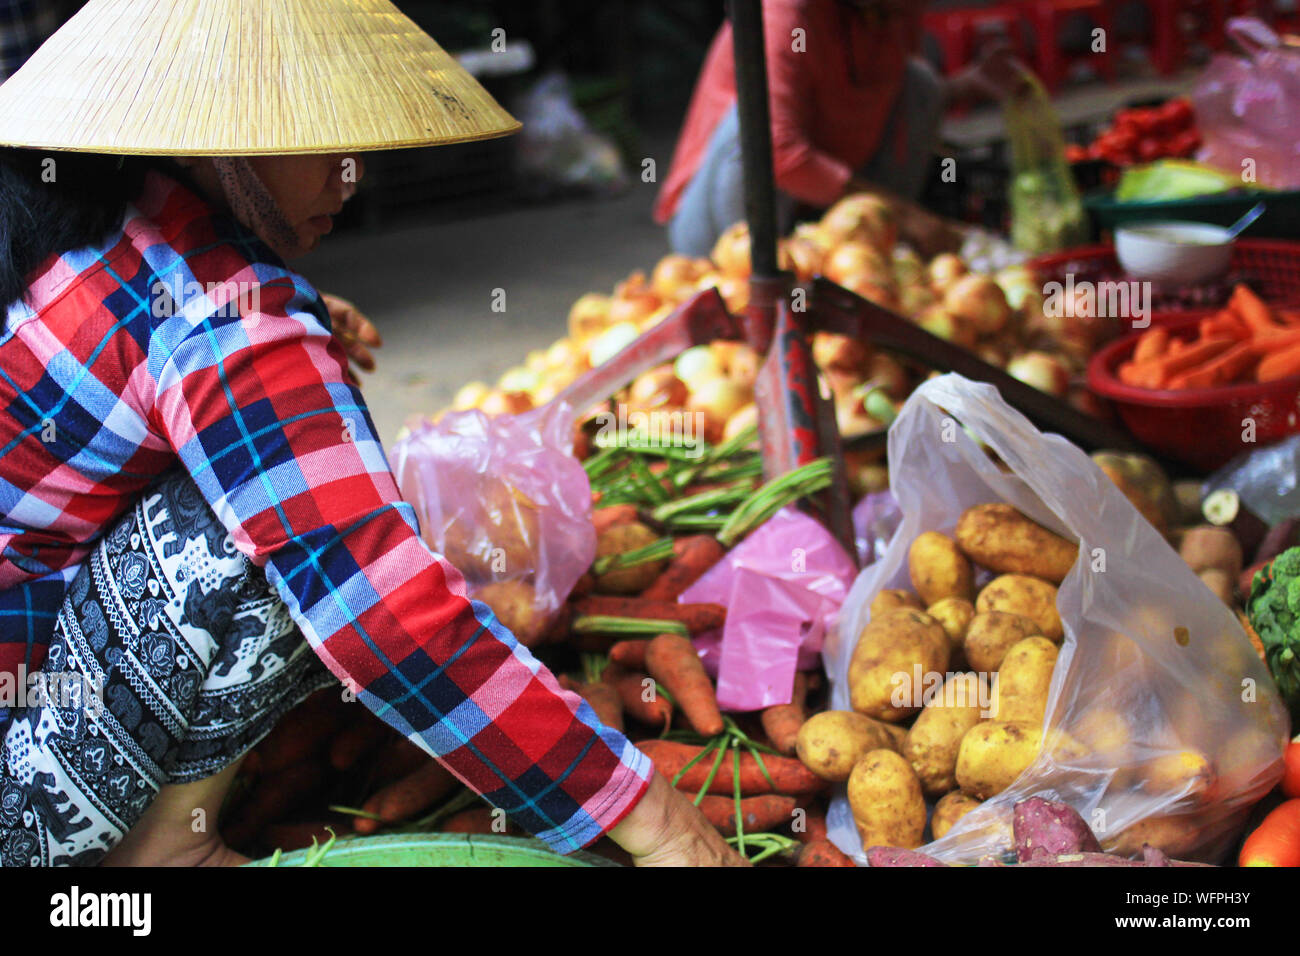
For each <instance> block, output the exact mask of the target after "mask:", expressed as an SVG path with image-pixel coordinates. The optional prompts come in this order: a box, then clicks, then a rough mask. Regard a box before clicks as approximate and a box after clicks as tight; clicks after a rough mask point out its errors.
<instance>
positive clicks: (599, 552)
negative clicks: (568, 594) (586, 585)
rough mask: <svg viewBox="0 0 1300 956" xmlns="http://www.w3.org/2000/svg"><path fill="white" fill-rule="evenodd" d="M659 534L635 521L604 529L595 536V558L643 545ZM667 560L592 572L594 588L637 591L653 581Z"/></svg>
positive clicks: (618, 592)
mask: <svg viewBox="0 0 1300 956" xmlns="http://www.w3.org/2000/svg"><path fill="white" fill-rule="evenodd" d="M658 540H659V536H658V535H657V534H655V533H654V532H653V531H651V530H650V529H649V528H648V527H646V526H645V525H643V524H641V523H640V522H639V521H634V522H632V523H631V524H622V525H615V526H614V527H612V528H606V529H605V530H604V531H602V532H601V533H600V535H599V536H598V537H597V538H596V557H597V559H600V558H604V557H608V556H611V555H618V554H624V553H626V552H628V551H635V550H636V549H637V548H644V547H645V546H646V545H648V544H653V543H654V542H656V541H658ZM667 565H668V561H667V559H664V560H662V561H645V562H642V563H640V564H634V565H631V566H630V567H626V568H619V567H614V568H610V569H609V570H607V571H606V572H605V573H604V574H598V575H596V590H597V591H601V592H603V593H606V594H637V593H639V592H641V591H644V590H645V589H646V588H648V587H649V586H650V585H651V584H653V583H654V580H655V578H657V577H659V574H660V573H661V572H662V571H663V569H664V568H665V567H667Z"/></svg>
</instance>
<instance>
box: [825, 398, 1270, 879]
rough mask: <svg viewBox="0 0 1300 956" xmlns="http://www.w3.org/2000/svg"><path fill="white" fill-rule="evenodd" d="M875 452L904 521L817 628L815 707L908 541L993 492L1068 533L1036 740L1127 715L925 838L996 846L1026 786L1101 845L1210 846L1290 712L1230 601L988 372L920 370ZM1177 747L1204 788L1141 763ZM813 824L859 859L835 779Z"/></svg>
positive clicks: (1258, 792) (843, 675) (957, 854)
mask: <svg viewBox="0 0 1300 956" xmlns="http://www.w3.org/2000/svg"><path fill="white" fill-rule="evenodd" d="M963 426H965V429H968V430H969V433H970V434H967V432H966V431H964V430H963ZM971 435H974V436H975V438H978V440H979V441H982V442H984V443H985V444H986V445H987V446H988V447H989V448H990V449H991V450H992V451H994V452H995V453H996V454H997V455H998V456H999V457H1000V459H1001V460H1002V462H1004V463H1005V465H1006V469H1005V470H1004V469H1003V468H1000V467H999V465H998V464H996V463H995V462H994V461H992V460H991V459H990V458H989V457H988V456H987V455H986V454H985V452H984V451H983V450H982V449H981V448H980V446H979V445H978V444H977V442H976V440H975V439H974V438H972V437H970V436H971ZM889 461H890V484H891V488H892V491H893V493H894V495H895V496H896V497H897V499H898V502H899V506H900V507H901V509H902V513H903V522H902V525H901V526H900V527H899V529H898V531H897V533H896V534H895V535H894V537H893V539H892V540H891V542H890V544H889V547H888V549H887V550H886V552H885V555H884V557H883V558H882V559H881V560H880V561H878V562H877V563H876V564H874V565H872V566H871V567H869V568H867V569H866V570H864V571H863V572H862V573H861V574H860V575H859V576H858V578H857V580H856V581H855V582H854V584H853V587H852V589H851V590H850V592H849V597H848V599H847V600H846V601H845V604H844V608H843V611H842V613H841V615H840V619H839V621H838V622H837V626H836V628H835V629H834V631H833V632H832V634H831V635H830V636H829V637H828V639H827V643H826V646H825V648H824V651H823V654H824V659H825V662H826V668H827V673H828V674H829V675H830V679H831V683H832V699H831V706H832V707H833V708H835V709H837V710H848V709H850V708H849V687H848V684H847V675H848V670H849V662H850V660H851V658H852V655H853V648H854V645H855V644H856V641H857V635H859V634H860V633H861V631H862V628H863V626H864V625H865V624H866V622H867V620H868V619H869V616H870V615H869V612H868V605H869V604H870V601H871V598H872V597H873V596H874V595H875V593H876V592H877V591H878V590H880V589H882V588H910V586H911V585H910V582H909V580H908V570H907V551H908V547H909V546H910V545H911V543H912V541H913V540H914V539H915V538H916V537H917V536H918V535H919V534H921V532H923V531H941V532H944V533H945V534H949V535H951V534H952V532H953V529H954V528H955V526H956V524H957V520H958V518H959V517H960V516H961V514H962V512H963V511H964V510H965V509H966V508H968V507H970V506H972V505H977V504H981V503H985V502H991V501H1003V502H1007V503H1009V504H1011V505H1014V506H1015V507H1016V508H1019V509H1020V510H1021V511H1022V512H1024V513H1025V514H1027V515H1028V516H1029V517H1031V518H1032V519H1034V520H1035V521H1038V522H1039V523H1041V524H1043V525H1044V526H1046V527H1048V528H1050V529H1052V530H1053V531H1056V532H1057V533H1059V534H1062V535H1065V536H1066V537H1067V538H1070V539H1072V540H1078V541H1079V542H1080V557H1079V560H1078V562H1077V563H1076V564H1075V567H1074V568H1073V569H1072V570H1071V572H1070V574H1069V575H1068V576H1067V577H1066V578H1065V580H1064V582H1062V584H1061V587H1060V590H1059V593H1058V596H1057V609H1058V611H1059V612H1060V615H1061V619H1062V621H1063V622H1064V624H1065V641H1064V644H1063V645H1062V647H1061V651H1060V656H1059V658H1058V662H1057V666H1056V670H1055V675H1054V677H1053V681H1052V688H1051V693H1050V697H1049V699H1048V704H1047V718H1046V726H1045V731H1046V732H1045V734H1044V739H1048V740H1050V739H1052V737H1053V734H1054V733H1056V732H1058V731H1063V732H1064V733H1066V734H1069V735H1071V737H1074V736H1077V735H1079V734H1080V732H1081V731H1084V727H1083V725H1082V724H1081V721H1083V719H1084V718H1085V716H1086V715H1088V714H1089V713H1090V712H1095V711H1097V709H1099V708H1111V709H1113V710H1114V711H1115V712H1117V713H1118V714H1120V715H1122V716H1123V718H1124V719H1125V720H1126V722H1127V723H1128V725H1129V740H1128V743H1127V745H1126V746H1124V747H1122V748H1119V749H1115V750H1108V751H1099V750H1091V751H1088V752H1087V754H1086V756H1078V755H1077V754H1076V755H1075V756H1073V757H1069V758H1061V755H1060V751H1057V752H1056V757H1057V759H1053V755H1052V754H1051V753H1049V752H1048V751H1049V750H1050V749H1051V748H1050V747H1049V748H1045V752H1044V753H1043V754H1042V755H1040V756H1039V758H1038V760H1037V761H1036V762H1035V763H1034V764H1033V765H1032V766H1030V767H1029V769H1028V770H1026V771H1025V773H1023V774H1022V775H1021V776H1020V778H1019V779H1018V780H1017V781H1016V783H1015V784H1014V785H1013V786H1012V787H1011V788H1009V789H1008V790H1006V791H1004V792H1003V793H1001V794H999V795H998V796H996V797H994V798H992V799H991V800H988V801H986V802H985V803H984V804H983V805H982V806H981V807H980V808H979V809H977V810H975V811H973V812H972V813H970V814H968V815H967V816H965V817H963V818H962V819H961V821H960V822H959V823H958V824H957V826H955V827H954V828H953V829H952V830H951V831H950V832H949V833H948V835H947V836H945V837H944V838H943V839H942V840H938V841H935V842H933V843H931V844H929V845H928V846H926V847H924V848H923V849H924V852H926V853H928V854H930V855H931V856H934V857H937V858H938V859H940V860H942V861H944V862H945V863H950V864H957V863H977V862H978V861H979V860H980V859H981V858H983V857H985V856H1001V855H1002V854H1004V853H1005V852H1007V851H1008V850H1010V849H1011V846H1012V843H1011V810H1012V807H1013V805H1014V804H1015V803H1016V802H1017V801H1019V800H1022V799H1025V798H1027V797H1030V796H1041V797H1045V798H1048V799H1053V800H1061V801H1064V802H1065V803H1068V804H1070V805H1071V806H1072V807H1074V808H1075V809H1076V810H1077V811H1079V813H1081V814H1082V815H1083V817H1084V819H1085V820H1087V821H1088V822H1089V823H1090V824H1091V825H1092V828H1093V830H1094V831H1095V832H1096V833H1097V835H1098V838H1099V839H1100V840H1101V841H1102V844H1103V846H1104V847H1106V848H1107V849H1108V850H1116V851H1119V852H1124V853H1135V852H1139V851H1140V850H1141V846H1142V844H1143V843H1146V842H1149V843H1151V844H1152V845H1155V846H1159V847H1160V848H1161V849H1163V850H1165V851H1166V852H1168V853H1169V854H1170V855H1171V856H1175V857H1179V858H1183V859H1196V860H1205V861H1217V860H1218V858H1219V857H1221V855H1222V854H1223V853H1224V852H1225V851H1226V850H1227V849H1228V848H1229V846H1230V845H1231V842H1232V840H1233V839H1234V837H1235V835H1236V831H1237V829H1238V828H1239V827H1240V826H1241V824H1242V823H1243V822H1244V818H1245V815H1246V813H1247V811H1248V810H1249V808H1250V806H1251V805H1252V804H1253V803H1254V802H1256V801H1257V800H1259V799H1260V798H1261V797H1262V796H1263V795H1264V794H1265V793H1266V792H1267V791H1268V790H1269V789H1270V788H1271V787H1272V786H1273V785H1274V784H1275V783H1276V782H1277V780H1278V779H1280V776H1281V772H1282V748H1283V747H1284V745H1285V743H1286V740H1287V735H1288V723H1289V722H1288V718H1287V714H1286V711H1285V709H1284V708H1283V706H1282V704H1281V702H1280V700H1279V699H1278V696H1277V692H1276V690H1275V689H1274V687H1273V685H1272V682H1271V680H1270V678H1269V677H1268V673H1267V671H1266V670H1265V668H1264V665H1263V663H1262V662H1261V661H1260V660H1259V658H1258V657H1257V656H1256V654H1255V652H1254V649H1253V648H1252V647H1251V645H1250V642H1249V641H1248V639H1247V638H1246V635H1245V633H1244V631H1243V630H1242V628H1241V626H1240V624H1239V623H1238V621H1237V619H1236V617H1235V615H1234V614H1233V613H1232V611H1231V610H1229V609H1228V608H1227V606H1225V605H1224V604H1223V603H1222V602H1221V601H1220V600H1219V599H1217V598H1216V597H1215V596H1214V595H1213V594H1211V593H1210V591H1209V589H1208V588H1206V587H1205V586H1204V585H1203V584H1202V583H1201V582H1200V581H1199V580H1198V579H1197V577H1196V575H1194V574H1193V573H1192V571H1191V569H1190V568H1189V567H1188V566H1187V564H1186V563H1185V562H1183V560H1182V559H1181V558H1180V557H1179V556H1178V555H1177V554H1176V553H1175V552H1174V550H1173V549H1172V548H1171V547H1170V546H1169V544H1168V543H1167V542H1166V541H1165V540H1164V538H1162V537H1161V536H1160V534H1159V533H1158V532H1157V531H1156V530H1155V529H1154V528H1153V527H1151V525H1150V524H1148V523H1147V522H1146V521H1145V520H1143V519H1142V518H1141V516H1140V515H1139V514H1138V512H1137V510H1136V509H1135V508H1134V507H1133V505H1132V504H1131V503H1130V502H1129V500H1128V499H1127V498H1125V497H1124V495H1123V494H1122V493H1121V492H1120V491H1119V489H1118V488H1117V487H1115V485H1114V484H1113V483H1112V482H1111V481H1110V480H1109V479H1108V478H1107V477H1106V476H1105V475H1104V474H1103V473H1102V472H1101V470H1100V469H1099V468H1098V467H1097V466H1096V465H1095V464H1093V462H1092V461H1091V460H1090V459H1089V458H1088V456H1087V455H1085V454H1084V453H1083V452H1082V451H1081V450H1080V449H1079V448H1077V447H1076V446H1075V445H1073V444H1072V443H1070V442H1069V441H1067V440H1066V439H1064V438H1062V437H1061V436H1059V435H1044V434H1042V433H1040V432H1039V431H1038V430H1037V429H1035V428H1034V427H1033V425H1032V424H1031V423H1030V422H1029V421H1028V420H1027V419H1026V418H1025V417H1024V416H1023V415H1021V414H1020V413H1019V412H1017V411H1016V410H1015V409H1013V408H1011V407H1010V406H1009V405H1007V404H1006V403H1005V402H1004V401H1003V400H1002V398H1001V396H1000V395H999V394H998V392H997V389H996V388H994V387H993V386H991V385H986V384H980V383H975V382H971V381H969V380H967V379H964V378H962V377H961V376H958V375H944V376H942V377H939V378H936V379H932V380H931V381H929V382H926V383H925V384H924V385H922V386H921V387H920V388H919V389H917V390H916V391H915V392H914V393H913V394H912V396H911V397H910V398H909V399H908V401H907V403H906V404H905V405H904V406H903V409H902V412H901V413H900V415H899V416H898V419H897V420H896V421H895V422H894V425H893V427H892V428H891V429H890V432H889ZM977 580H978V579H977ZM1095 718H1096V714H1095V713H1093V718H1092V719H1095ZM1085 736H1086V733H1085ZM1186 750H1193V751H1199V752H1201V753H1203V754H1204V755H1206V756H1207V757H1208V758H1209V760H1210V761H1211V763H1212V765H1213V768H1214V772H1215V776H1214V777H1213V779H1212V782H1211V784H1210V785H1209V787H1208V789H1206V790H1204V791H1202V792H1197V789H1196V788H1195V787H1194V786H1192V785H1184V786H1182V787H1181V788H1180V789H1177V790H1173V789H1165V790H1160V789H1157V788H1155V787H1152V786H1151V784H1150V777H1149V776H1148V775H1146V774H1144V772H1143V770H1144V767H1143V765H1144V764H1146V763H1147V762H1148V761H1150V760H1151V759H1152V758H1156V757H1160V756H1162V755H1166V754H1177V753H1180V752H1182V751H1186ZM828 824H829V830H830V838H831V840H832V841H833V842H834V843H835V844H836V845H837V846H838V847H839V848H840V849H841V850H843V851H844V852H846V853H848V854H849V855H850V856H852V857H854V858H855V859H856V860H857V861H858V862H859V863H865V862H866V856H865V854H864V853H863V848H862V845H861V840H860V839H859V837H858V833H857V830H856V828H855V826H854V823H853V818H852V815H851V813H850V810H849V807H848V802H847V800H846V799H845V797H844V795H843V790H842V789H841V790H840V792H839V793H838V794H837V795H836V797H835V799H834V801H833V802H832V805H831V810H830V814H829V816H828Z"/></svg>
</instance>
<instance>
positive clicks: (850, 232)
mask: <svg viewBox="0 0 1300 956" xmlns="http://www.w3.org/2000/svg"><path fill="white" fill-rule="evenodd" d="M820 225H821V228H822V231H823V232H824V233H826V235H828V236H830V237H831V238H832V239H834V240H835V241H837V242H844V241H846V240H851V239H852V240H859V241H861V242H865V243H868V244H870V245H872V246H875V247H876V248H877V249H882V250H884V251H886V252H888V251H889V250H891V249H893V248H894V242H895V241H896V240H897V238H898V225H897V222H896V221H895V218H894V211H893V208H892V207H891V206H890V205H889V203H888V201H886V200H884V199H882V198H880V197H879V196H874V195H872V194H871V193H856V194H855V195H852V196H845V197H844V198H843V199H841V200H840V201H839V202H837V203H836V204H835V205H833V206H831V208H830V209H828V210H826V214H825V215H824V216H822V219H821V224H820Z"/></svg>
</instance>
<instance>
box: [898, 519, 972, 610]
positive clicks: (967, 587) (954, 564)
mask: <svg viewBox="0 0 1300 956" xmlns="http://www.w3.org/2000/svg"><path fill="white" fill-rule="evenodd" d="M907 568H908V573H909V574H910V575H911V577H912V587H914V588H916V593H917V595H918V596H919V597H920V598H921V601H922V602H923V603H924V604H927V605H929V604H934V603H935V602H937V601H941V600H943V599H944V598H952V597H955V598H962V599H964V600H967V601H969V600H970V599H971V598H972V597H974V596H975V573H974V570H973V569H972V568H971V564H970V561H969V560H968V559H967V558H966V555H964V554H962V553H961V550H960V549H959V548H958V547H957V544H956V542H954V541H953V540H952V538H949V537H948V536H947V535H945V534H940V533H939V532H938V531H926V532H924V533H923V534H920V535H918V536H917V538H916V540H915V541H913V542H912V546H911V547H910V548H908V551H907Z"/></svg>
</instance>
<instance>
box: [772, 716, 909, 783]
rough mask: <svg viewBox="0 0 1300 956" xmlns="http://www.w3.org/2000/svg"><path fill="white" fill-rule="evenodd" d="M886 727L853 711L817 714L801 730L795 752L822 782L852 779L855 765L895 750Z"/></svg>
mask: <svg viewBox="0 0 1300 956" xmlns="http://www.w3.org/2000/svg"><path fill="white" fill-rule="evenodd" d="M893 749H894V746H893V741H892V740H891V739H890V735H889V732H888V731H887V730H886V729H885V724H883V723H881V722H880V721H878V720H872V719H871V718H870V717H867V716H865V715H863V714H857V713H854V712H853V711H851V710H828V711H824V712H823V713H820V714H814V715H813V716H812V717H809V718H808V719H807V720H806V721H804V723H803V726H802V727H800V728H799V736H798V739H797V743H796V751H797V753H798V755H799V759H800V760H801V761H803V765H804V766H805V767H807V768H808V769H809V770H811V771H812V772H813V773H815V774H817V776H819V777H821V778H822V779H823V780H834V781H843V780H848V779H849V774H850V773H852V772H853V765H854V764H856V763H857V762H858V761H859V760H860V759H861V758H862V757H863V756H864V755H866V754H868V753H870V752H871V751H873V750H893Z"/></svg>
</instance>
